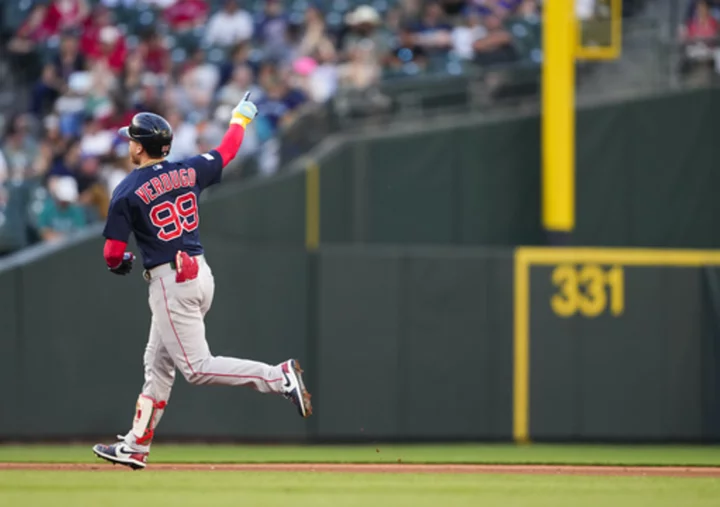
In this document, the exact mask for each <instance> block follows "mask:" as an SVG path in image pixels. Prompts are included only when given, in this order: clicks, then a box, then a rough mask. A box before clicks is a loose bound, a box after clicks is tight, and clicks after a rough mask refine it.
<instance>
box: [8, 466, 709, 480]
mask: <svg viewBox="0 0 720 507" xmlns="http://www.w3.org/2000/svg"><path fill="white" fill-rule="evenodd" d="M0 470H44V471H48V470H78V471H88V470H97V471H107V470H117V471H127V472H131V470H130V469H128V468H126V467H123V466H112V465H110V464H105V463H0ZM147 470H148V471H151V470H152V471H155V470H157V471H162V470H173V471H183V470H192V471H226V472H227V471H231V472H232V471H235V472H336V473H433V474H527V475H612V476H623V475H625V476H656V477H657V476H662V477H715V478H720V467H666V466H661V467H635V466H586V465H584V466H566V465H418V464H412V465H411V464H403V463H397V464H352V463H348V464H337V463H332V464H330V463H327V464H323V463H267V464H259V463H253V464H216V465H213V464H189V463H183V464H172V463H157V464H149V465H148V468H147ZM139 473H142V472H139Z"/></svg>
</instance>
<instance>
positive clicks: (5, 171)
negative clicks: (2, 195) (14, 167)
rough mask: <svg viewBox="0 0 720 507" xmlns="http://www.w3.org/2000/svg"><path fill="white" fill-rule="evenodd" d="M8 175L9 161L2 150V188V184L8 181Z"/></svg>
mask: <svg viewBox="0 0 720 507" xmlns="http://www.w3.org/2000/svg"><path fill="white" fill-rule="evenodd" d="M8 176H9V174H8V166H7V162H6V161H5V156H4V155H3V154H2V151H0V188H2V185H3V184H4V183H5V182H6V181H7V179H8Z"/></svg>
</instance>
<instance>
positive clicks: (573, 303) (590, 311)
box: [550, 264, 625, 318]
mask: <svg viewBox="0 0 720 507" xmlns="http://www.w3.org/2000/svg"><path fill="white" fill-rule="evenodd" d="M552 283H553V285H554V286H555V287H556V288H557V292H556V293H555V294H553V295H552V297H551V298H550V306H551V308H552V310H553V312H555V314H556V315H558V316H559V317H565V318H567V317H572V316H573V315H578V314H579V315H582V316H583V317H588V318H594V317H598V316H600V315H601V314H603V313H605V312H609V313H610V315H613V316H615V317H617V316H620V315H622V314H623V312H624V311H625V274H624V272H623V268H622V267H621V266H612V267H610V268H603V267H602V266H600V265H599V264H585V265H580V266H578V265H574V264H560V265H559V266H557V267H556V268H555V269H554V270H553V272H552Z"/></svg>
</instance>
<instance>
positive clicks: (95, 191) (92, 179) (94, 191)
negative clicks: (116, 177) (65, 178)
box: [75, 155, 110, 222]
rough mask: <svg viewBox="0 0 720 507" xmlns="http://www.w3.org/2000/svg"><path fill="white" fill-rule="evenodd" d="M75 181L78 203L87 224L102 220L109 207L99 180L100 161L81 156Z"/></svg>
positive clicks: (108, 198) (88, 156) (108, 199)
mask: <svg viewBox="0 0 720 507" xmlns="http://www.w3.org/2000/svg"><path fill="white" fill-rule="evenodd" d="M75 180H76V181H77V189H78V192H79V194H80V196H79V198H78V202H79V204H81V205H83V206H84V207H85V208H86V211H87V220H88V221H89V222H95V221H98V220H104V219H105V218H106V217H107V210H108V208H109V206H110V196H109V194H108V190H107V187H106V186H105V184H104V183H103V182H102V181H101V179H100V159H99V158H98V157H94V156H92V155H83V156H82V157H81V159H80V167H79V168H78V172H77V174H76V175H75Z"/></svg>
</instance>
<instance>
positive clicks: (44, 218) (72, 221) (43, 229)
mask: <svg viewBox="0 0 720 507" xmlns="http://www.w3.org/2000/svg"><path fill="white" fill-rule="evenodd" d="M49 190H50V195H51V196H52V197H51V198H48V199H47V200H46V201H45V204H44V206H43V209H42V211H41V212H40V215H39V216H38V224H37V225H38V230H39V232H40V237H41V238H42V239H43V240H44V241H57V240H60V239H62V238H65V237H67V235H68V234H71V233H73V232H75V231H78V230H80V229H82V228H83V227H84V226H85V225H86V224H87V219H86V217H85V212H84V211H83V209H82V207H81V206H80V205H78V204H77V200H78V187H77V182H76V181H75V178H73V177H72V176H59V177H57V178H53V179H52V180H50V182H49Z"/></svg>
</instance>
